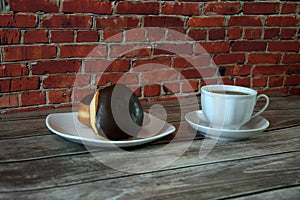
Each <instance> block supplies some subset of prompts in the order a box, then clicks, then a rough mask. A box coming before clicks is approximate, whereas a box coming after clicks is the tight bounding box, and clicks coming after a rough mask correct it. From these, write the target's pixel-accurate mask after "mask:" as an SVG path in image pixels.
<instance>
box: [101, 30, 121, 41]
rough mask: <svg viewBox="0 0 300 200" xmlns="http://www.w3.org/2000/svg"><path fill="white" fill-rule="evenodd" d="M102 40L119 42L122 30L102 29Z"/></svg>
mask: <svg viewBox="0 0 300 200" xmlns="http://www.w3.org/2000/svg"><path fill="white" fill-rule="evenodd" d="M103 40H104V41H105V42H121V41H122V30H112V29H107V30H103Z"/></svg>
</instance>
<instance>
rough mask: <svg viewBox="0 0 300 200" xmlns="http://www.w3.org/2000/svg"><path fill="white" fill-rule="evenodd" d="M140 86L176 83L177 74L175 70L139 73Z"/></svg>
mask: <svg viewBox="0 0 300 200" xmlns="http://www.w3.org/2000/svg"><path fill="white" fill-rule="evenodd" d="M140 74H141V75H140V77H141V83H142V84H151V83H160V82H166V81H176V80H177V77H178V73H177V72H176V71H175V70H168V69H164V68H163V69H160V70H154V71H146V72H141V73H140Z"/></svg>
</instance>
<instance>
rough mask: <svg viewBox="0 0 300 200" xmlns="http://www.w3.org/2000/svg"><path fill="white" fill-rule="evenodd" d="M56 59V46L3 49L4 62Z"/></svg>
mask: <svg viewBox="0 0 300 200" xmlns="http://www.w3.org/2000/svg"><path fill="white" fill-rule="evenodd" d="M55 57H56V47H55V46H52V45H51V46H50V45H49V46H46V45H43V46H9V47H4V48H3V60H4V61H21V60H26V61H28V60H36V59H48V58H55Z"/></svg>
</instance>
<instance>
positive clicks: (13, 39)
mask: <svg viewBox="0 0 300 200" xmlns="http://www.w3.org/2000/svg"><path fill="white" fill-rule="evenodd" d="M20 36H21V32H20V30H0V45H6V44H18V43H19V42H20Z"/></svg>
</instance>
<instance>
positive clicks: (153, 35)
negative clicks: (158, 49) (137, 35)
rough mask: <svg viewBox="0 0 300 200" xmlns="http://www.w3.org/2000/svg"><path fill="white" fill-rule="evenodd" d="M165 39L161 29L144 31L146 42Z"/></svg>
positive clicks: (163, 31)
mask: <svg viewBox="0 0 300 200" xmlns="http://www.w3.org/2000/svg"><path fill="white" fill-rule="evenodd" d="M164 39H165V30H164V29H161V28H156V27H154V28H151V27H149V28H147V29H146V41H150V42H152V41H153V42H157V41H162V40H164Z"/></svg>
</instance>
